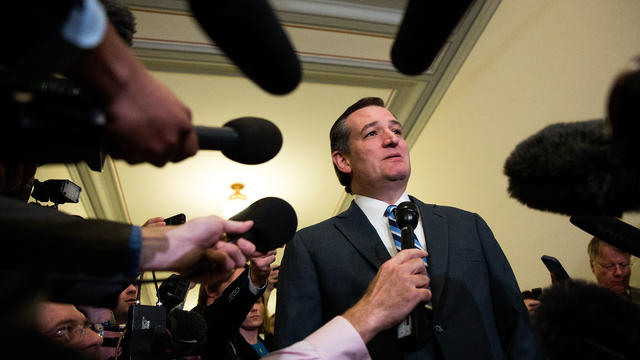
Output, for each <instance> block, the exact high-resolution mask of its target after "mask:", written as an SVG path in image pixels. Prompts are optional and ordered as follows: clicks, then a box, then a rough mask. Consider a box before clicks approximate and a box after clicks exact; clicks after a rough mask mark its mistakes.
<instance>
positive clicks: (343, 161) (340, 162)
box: [331, 150, 351, 174]
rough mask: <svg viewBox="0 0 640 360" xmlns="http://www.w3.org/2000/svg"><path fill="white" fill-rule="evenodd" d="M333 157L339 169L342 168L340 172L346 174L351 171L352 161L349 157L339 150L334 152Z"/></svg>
mask: <svg viewBox="0 0 640 360" xmlns="http://www.w3.org/2000/svg"><path fill="white" fill-rule="evenodd" d="M331 158H332V160H333V164H334V165H335V166H336V167H337V168H338V170H340V172H343V173H345V174H350V173H351V163H350V162H349V159H348V158H347V157H345V156H344V155H343V154H342V153H341V152H339V151H338V150H336V151H334V152H332V153H331Z"/></svg>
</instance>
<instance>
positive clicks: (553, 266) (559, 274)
mask: <svg viewBox="0 0 640 360" xmlns="http://www.w3.org/2000/svg"><path fill="white" fill-rule="evenodd" d="M540 259H541V260H542V262H543V263H544V265H545V266H546V267H547V269H548V270H549V272H550V273H551V274H553V275H555V277H556V278H557V280H559V281H562V280H569V279H571V277H569V274H567V272H566V271H565V269H564V267H563V266H562V264H560V261H559V260H558V259H556V258H554V257H553V256H549V255H542V257H541V258H540Z"/></svg>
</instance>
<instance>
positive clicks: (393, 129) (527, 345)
mask: <svg viewBox="0 0 640 360" xmlns="http://www.w3.org/2000/svg"><path fill="white" fill-rule="evenodd" d="M330 138H331V150H332V158H333V163H334V168H335V170H336V174H337V175H338V178H339V180H340V182H341V184H342V185H344V186H345V188H346V191H347V192H349V193H352V194H354V195H355V199H354V201H353V202H352V204H351V206H350V208H349V209H347V210H346V211H345V212H343V213H341V214H339V215H337V216H335V217H333V218H331V219H328V220H326V221H324V222H321V223H319V224H316V225H313V226H311V227H308V228H305V229H302V230H300V231H299V232H298V233H297V234H296V236H295V237H294V239H293V240H292V241H291V242H289V244H288V245H287V246H286V249H285V253H284V258H283V260H282V267H281V273H280V276H279V280H278V292H279V294H278V303H277V309H276V313H277V316H276V329H275V333H276V334H275V335H276V341H277V346H278V347H283V346H287V345H289V344H291V343H294V342H296V341H298V340H300V339H302V338H304V337H305V336H307V335H309V334H310V333H311V332H313V331H314V330H315V329H317V328H319V327H320V326H322V324H324V323H325V322H327V321H329V320H330V319H332V318H333V317H334V316H336V315H338V314H341V313H343V312H344V311H345V310H347V309H348V308H349V307H350V306H352V305H353V304H354V303H355V302H357V300H358V299H359V298H360V297H361V296H362V294H363V293H364V292H365V290H366V288H367V285H368V283H369V282H370V281H371V279H372V278H373V277H374V276H375V274H376V272H377V270H378V268H379V267H380V265H381V264H382V263H383V262H384V261H386V260H387V259H389V258H390V257H391V256H393V255H395V254H396V253H397V251H398V250H396V247H395V244H394V240H393V236H392V234H391V233H390V230H389V227H388V218H387V217H386V216H385V210H386V209H387V207H388V205H393V204H395V205H397V204H399V203H401V202H404V201H411V202H413V203H414V204H416V205H417V207H418V209H419V212H420V221H419V222H418V225H417V226H416V229H415V235H416V237H417V239H418V241H419V243H420V245H421V246H422V247H425V245H426V250H427V252H428V259H425V260H427V261H428V264H429V266H428V275H429V277H430V279H431V281H430V287H431V292H432V297H431V305H432V306H433V313H432V317H433V323H432V324H431V325H432V326H431V327H430V328H431V329H432V331H433V337H432V338H431V340H430V341H429V342H428V344H427V346H426V347H424V348H421V349H419V350H418V351H414V352H411V353H405V352H404V351H403V350H404V349H402V348H400V347H399V346H398V344H397V340H396V332H395V329H394V328H392V329H390V330H388V331H385V332H382V333H380V334H379V335H378V336H377V337H376V338H374V339H373V340H372V341H371V342H369V344H368V349H369V352H370V354H371V357H372V358H373V359H403V358H406V359H444V358H446V359H505V358H509V359H537V358H541V355H540V352H539V348H538V344H537V343H536V340H535V338H534V335H533V333H532V331H531V326H530V323H529V318H528V315H527V310H526V308H525V306H524V304H523V302H522V297H521V295H520V290H519V288H518V284H517V283H516V279H515V277H514V275H513V272H512V270H511V267H510V266H509V263H508V261H507V259H506V258H505V256H504V254H503V253H502V250H501V249H500V246H499V245H498V243H497V242H496V240H495V239H494V237H493V234H492V233H491V230H490V229H489V227H488V226H487V224H486V223H485V222H484V221H483V220H482V218H480V217H479V216H478V215H476V214H473V213H469V212H466V211H463V210H459V209H455V208H451V207H444V206H436V205H429V204H425V203H423V202H421V201H419V200H417V199H415V198H413V197H409V196H408V194H407V193H406V186H407V182H408V180H409V175H410V173H411V164H410V160H409V150H408V146H407V143H406V142H405V140H404V139H403V137H402V125H401V124H400V123H399V122H398V121H397V120H396V118H395V116H393V114H391V113H390V112H389V111H388V110H387V109H386V108H385V107H384V103H383V101H382V100H381V99H378V98H364V99H361V100H360V101H358V102H357V103H355V104H353V105H352V106H351V107H349V108H348V109H347V110H346V111H345V112H344V114H343V115H342V116H340V118H338V120H337V121H336V122H335V123H334V125H333V127H332V129H331V133H330Z"/></svg>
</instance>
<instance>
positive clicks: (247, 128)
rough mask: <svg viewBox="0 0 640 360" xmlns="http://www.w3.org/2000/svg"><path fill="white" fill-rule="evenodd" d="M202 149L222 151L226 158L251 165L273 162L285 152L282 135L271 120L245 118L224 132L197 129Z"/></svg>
mask: <svg viewBox="0 0 640 360" xmlns="http://www.w3.org/2000/svg"><path fill="white" fill-rule="evenodd" d="M194 129H195V131H196V134H197V136H198V144H199V146H200V149H206V150H221V151H222V153H223V154H224V156H226V157H227V158H229V159H231V160H233V161H236V162H239V163H243V164H249V165H255V164H261V163H263V162H266V161H269V160H271V159H272V158H273V157H274V156H276V155H277V154H278V152H279V151H280V148H282V133H280V130H279V129H278V127H277V126H276V125H275V124H274V123H272V122H271V121H269V120H265V119H261V118H256V117H242V118H237V119H234V120H231V121H229V122H227V123H226V124H224V126H223V127H221V128H216V127H205V126H194Z"/></svg>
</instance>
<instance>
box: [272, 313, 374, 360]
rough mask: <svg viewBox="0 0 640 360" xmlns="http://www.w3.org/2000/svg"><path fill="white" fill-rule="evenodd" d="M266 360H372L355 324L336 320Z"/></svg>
mask: <svg viewBox="0 0 640 360" xmlns="http://www.w3.org/2000/svg"><path fill="white" fill-rule="evenodd" d="M262 359H263V360H321V359H322V360H371V357H370V356H369V352H368V351H367V346H366V345H365V343H364V342H363V341H362V338H361V337H360V334H358V332H357V331H356V329H354V328H353V326H352V325H351V323H349V321H347V320H346V319H345V318H343V317H342V316H336V317H335V318H333V319H332V320H331V321H329V322H328V323H326V324H324V325H323V326H322V327H321V328H320V329H318V330H316V331H315V332H314V333H312V334H311V335H309V336H307V338H306V339H304V340H302V341H299V342H297V343H295V344H293V345H291V346H288V347H286V348H284V349H281V350H279V351H276V352H273V353H270V354H269V355H267V356H265V357H263V358H262Z"/></svg>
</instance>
